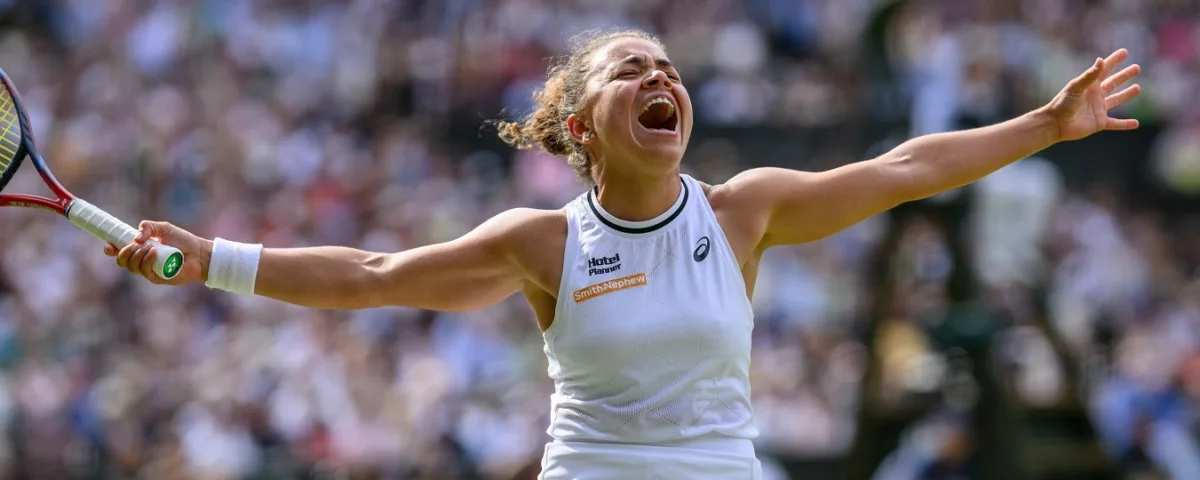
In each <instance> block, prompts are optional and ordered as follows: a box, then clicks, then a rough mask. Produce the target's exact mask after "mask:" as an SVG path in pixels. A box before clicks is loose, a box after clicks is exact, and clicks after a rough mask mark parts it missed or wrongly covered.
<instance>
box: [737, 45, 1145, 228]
mask: <svg viewBox="0 0 1200 480" xmlns="http://www.w3.org/2000/svg"><path fill="white" fill-rule="evenodd" d="M1128 55H1129V54H1128V52H1126V51H1125V50H1124V49H1122V50H1118V51H1117V52H1115V53H1113V54H1112V55H1111V56H1109V57H1108V58H1107V59H1099V58H1098V59H1096V63H1095V64H1094V65H1093V66H1092V67H1091V68H1089V69H1088V70H1087V71H1086V72H1084V73H1083V74H1081V75H1080V76H1079V77H1077V78H1075V79H1074V80H1072V81H1071V82H1070V83H1068V84H1067V86H1066V87H1065V88H1064V89H1063V90H1062V92H1060V93H1059V94H1058V96H1056V97H1055V98H1054V100H1052V101H1051V102H1050V103H1049V104H1047V105H1046V106H1044V107H1042V108H1039V109H1037V110H1035V111H1033V112H1030V113H1028V114H1025V115H1023V116H1021V117H1018V118H1015V119H1012V120H1009V121H1007V122H1004V123H1000V124H996V125H991V126H987V127H983V128H976V129H971V130H964V131H958V132H950V133H939V134H933V135H926V136H922V137H918V138H915V139H912V140H909V141H907V142H905V143H903V144H901V145H900V146H898V147H896V148H895V149H893V150H892V151H890V152H888V153H886V154H884V155H882V156H880V157H878V158H875V159H872V160H868V161H864V162H859V163H854V164H851V165H846V166H844V167H840V168H837V169H834V170H830V171H827V172H819V173H807V172H798V171H793V170H786V169H779V168H765V169H754V170H749V171H746V172H744V173H743V174H741V175H739V176H737V177H735V178H733V179H731V180H730V181H729V182H728V183H726V184H725V186H724V187H723V188H725V189H726V190H727V192H726V193H727V194H728V195H729V197H730V198H732V199H736V200H733V203H734V204H735V205H736V206H735V208H738V207H740V208H744V209H745V210H746V211H747V212H750V211H759V212H766V214H765V215H764V216H763V217H762V222H763V225H762V231H763V237H762V240H761V242H760V246H761V247H770V246H773V245H784V244H795V243H804V242H808V241H812V240H817V239H820V238H823V237H825V236H828V235H831V234H833V233H836V232H838V231H840V230H842V229H845V228H847V227H849V226H851V225H853V224H855V223H858V222H860V221H862V220H864V219H866V218H868V217H870V216H873V215H875V214H878V213H881V212H883V211H886V210H888V209H890V208H892V207H895V206H896V205H899V204H901V203H905V202H909V201H913V200H919V199H922V198H925V197H929V196H932V195H935V194H937V193H940V192H943V191H946V190H950V189H953V188H957V187H961V186H963V185H966V184H969V183H972V182H974V181H976V180H979V179H980V178H983V177H984V176H986V175H988V174H990V173H992V172H994V171H996V170H999V169H1000V168H1001V167H1004V166H1005V165H1008V164H1010V163H1012V162H1015V161H1017V160H1020V159H1022V158H1025V157H1028V156H1029V155H1032V154H1033V153H1036V152H1038V151H1040V150H1042V149H1044V148H1046V147H1049V146H1051V145H1053V144H1054V143H1056V142H1060V141H1067V140H1076V139H1080V138H1083V137H1086V136H1088V135H1091V134H1093V133H1095V132H1098V131H1101V130H1131V129H1134V128H1137V126H1138V122H1137V120H1122V119H1116V118H1111V117H1109V116H1108V111H1109V110H1110V109H1112V108H1116V107H1117V106H1119V105H1121V104H1123V103H1125V102H1127V101H1129V100H1130V99H1132V98H1134V97H1136V96H1137V95H1138V94H1139V93H1141V87H1139V86H1138V85H1133V86H1131V87H1129V88H1126V89H1124V90H1122V91H1120V92H1118V93H1114V92H1116V90H1117V88H1119V87H1121V86H1122V85H1123V84H1125V83H1126V82H1128V81H1130V80H1132V79H1133V78H1134V77H1136V76H1137V75H1138V73H1140V71H1141V70H1140V67H1138V66H1137V65H1132V66H1130V67H1127V68H1125V69H1123V70H1121V71H1120V72H1118V73H1116V74H1114V75H1111V76H1109V74H1110V72H1112V71H1113V70H1114V69H1115V68H1116V67H1117V66H1118V65H1120V64H1121V63H1122V62H1124V61H1125V59H1126V58H1127V57H1128ZM1101 79H1104V80H1103V81H1102V82H1101V81H1100V80H1101Z"/></svg>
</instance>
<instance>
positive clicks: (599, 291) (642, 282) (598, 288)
mask: <svg viewBox="0 0 1200 480" xmlns="http://www.w3.org/2000/svg"><path fill="white" fill-rule="evenodd" d="M649 283H650V282H649V280H648V279H647V278H646V274H645V273H638V274H634V275H630V276H628V277H621V278H614V279H612V280H608V281H604V282H600V283H597V284H594V285H588V286H586V287H583V288H581V289H579V290H576V291H575V293H574V294H573V295H572V296H574V297H575V303H583V302H586V301H588V300H591V299H593V298H596V297H599V296H601V295H607V294H610V293H613V292H619V291H621V290H626V289H630V288H635V287H643V286H646V285H647V284H649Z"/></svg>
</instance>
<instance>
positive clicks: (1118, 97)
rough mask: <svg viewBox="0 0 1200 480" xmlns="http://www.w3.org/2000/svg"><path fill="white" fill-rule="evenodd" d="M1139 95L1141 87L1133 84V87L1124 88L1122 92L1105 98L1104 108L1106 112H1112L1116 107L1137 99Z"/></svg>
mask: <svg viewBox="0 0 1200 480" xmlns="http://www.w3.org/2000/svg"><path fill="white" fill-rule="evenodd" d="M1141 93H1142V86H1141V85H1138V84H1136V83H1135V84H1133V86H1131V87H1129V88H1126V89H1124V90H1121V91H1120V92H1119V93H1114V94H1112V95H1109V96H1108V97H1106V98H1105V99H1104V108H1105V109H1107V110H1112V109H1114V108H1117V107H1119V106H1121V105H1123V104H1124V103H1125V102H1128V101H1130V100H1133V99H1134V98H1135V97H1137V96H1138V95H1140V94H1141Z"/></svg>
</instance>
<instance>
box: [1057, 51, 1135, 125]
mask: <svg viewBox="0 0 1200 480" xmlns="http://www.w3.org/2000/svg"><path fill="white" fill-rule="evenodd" d="M1127 58H1129V51H1127V50H1125V49H1124V48H1122V49H1120V50H1117V51H1116V52H1113V54H1112V55H1109V56H1108V58H1106V59H1100V58H1097V59H1096V63H1095V64H1093V65H1092V67H1091V68H1089V69H1088V70H1087V71H1085V72H1083V74H1081V75H1080V76H1078V77H1076V78H1075V79H1074V80H1071V82H1070V83H1067V86H1066V88H1063V90H1062V91H1061V92H1059V93H1058V95H1057V96H1055V97H1054V100H1051V101H1050V103H1049V104H1047V105H1046V106H1045V107H1043V110H1044V111H1045V112H1046V113H1047V114H1049V115H1050V116H1051V117H1053V118H1054V121H1055V123H1056V124H1057V125H1058V140H1059V141H1067V140H1078V139H1081V138H1084V137H1087V136H1089V135H1091V134H1093V133H1096V132H1099V131H1101V130H1133V129H1135V128H1137V127H1138V121H1137V120H1134V119H1120V118H1113V117H1110V116H1109V115H1108V112H1109V110H1112V109H1114V108H1117V107H1118V106H1121V105H1122V104H1124V103H1125V102H1128V101H1130V100H1132V99H1134V98H1135V97H1137V96H1138V94H1140V93H1142V87H1141V86H1140V85H1137V84H1134V85H1132V86H1130V87H1127V88H1125V89H1123V90H1121V91H1120V92H1117V89H1118V88H1120V87H1121V86H1122V85H1125V84H1126V83H1128V82H1129V81H1130V80H1132V79H1133V78H1134V77H1137V76H1138V74H1140V73H1141V72H1142V68H1141V67H1140V66H1138V65H1137V64H1133V65H1130V66H1128V67H1125V68H1124V69H1122V70H1121V71H1119V72H1117V73H1115V74H1114V73H1112V71H1113V70H1114V69H1116V67H1117V66H1119V65H1120V64H1121V62H1124V61H1125V60H1126V59H1127ZM1113 92H1116V93H1113Z"/></svg>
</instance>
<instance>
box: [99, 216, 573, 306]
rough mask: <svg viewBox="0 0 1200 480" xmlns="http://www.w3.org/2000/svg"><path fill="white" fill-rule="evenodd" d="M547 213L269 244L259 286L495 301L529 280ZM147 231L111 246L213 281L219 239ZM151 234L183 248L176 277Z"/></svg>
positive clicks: (364, 296) (392, 301) (299, 299)
mask: <svg viewBox="0 0 1200 480" xmlns="http://www.w3.org/2000/svg"><path fill="white" fill-rule="evenodd" d="M548 215H553V213H552V212H545V211H538V210H531V209H515V210H510V211H507V212H505V213H502V214H500V215H497V216H496V217H493V218H492V219H490V220H488V221H487V222H484V223H483V224H482V225H480V226H479V227H477V228H476V229H475V230H473V231H471V232H470V233H468V234H466V235H464V236H462V237H461V238H458V239H456V240H453V241H450V242H446V243H440V244H435V245H428V246H424V247H419V248H414V249H411V250H406V251H403V252H399V253H374V252H366V251H362V250H357V249H353V248H347V247H332V246H325V247H308V248H264V249H262V251H261V254H260V258H259V260H258V265H257V272H256V273H255V278H254V281H253V283H252V288H253V293H254V294H256V295H262V296H265V297H270V298H274V299H276V300H281V301H284V302H287V303H291V304H295V305H301V306H305V307H312V308H327V309H361V308H370V307H379V306H407V307H416V308H424V309H430V310H443V311H457V310H471V309H478V308H483V307H487V306H491V305H494V304H496V303H498V302H500V301H502V300H504V299H505V298H507V297H508V296H510V295H512V294H514V293H516V292H518V291H520V289H521V288H522V286H523V285H525V274H524V269H523V268H522V266H521V264H520V262H519V261H518V259H517V258H516V255H514V252H516V251H517V246H518V245H519V244H520V243H521V242H523V241H526V240H527V239H524V238H523V237H525V236H529V235H534V234H537V233H538V231H539V230H546V228H545V227H546V226H548V225H549V223H548V222H546V221H545V220H546V218H547V216H548ZM142 232H143V233H142V234H141V235H140V236H139V238H138V241H136V242H135V243H133V244H130V245H129V246H126V247H125V248H123V249H121V250H120V252H117V251H116V249H114V248H113V247H112V246H109V247H108V248H106V249H105V251H106V253H108V254H109V255H112V256H116V257H117V263H118V264H119V265H121V266H122V267H124V268H127V269H129V270H130V271H133V272H134V273H139V274H141V275H142V276H143V277H145V278H146V279H148V280H150V281H151V282H154V283H168V284H185V283H195V282H202V281H204V282H207V281H209V280H210V274H211V273H212V272H210V271H209V266H210V262H211V256H212V253H213V246H214V242H213V241H211V240H206V239H202V238H199V237H196V236H195V235H192V234H191V233H189V232H187V231H185V230H182V229H179V228H178V227H174V226H172V225H170V224H167V223H161V222H143V224H142ZM545 234H546V232H542V235H543V236H545ZM147 236H150V237H155V238H160V239H161V240H162V242H163V243H165V244H168V245H172V246H175V247H176V248H179V249H180V250H182V251H183V252H184V256H185V258H186V259H187V260H186V264H185V265H184V268H183V270H182V271H181V273H180V274H179V275H178V276H177V277H176V278H175V279H173V280H171V281H169V282H164V281H162V280H161V279H159V278H158V276H157V275H155V274H154V273H153V272H152V271H151V270H150V268H151V266H152V265H153V263H154V255H155V253H154V252H153V249H152V248H151V247H150V246H149V245H148V244H145V243H139V242H141V241H143V240H144V238H145V237H147Z"/></svg>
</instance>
